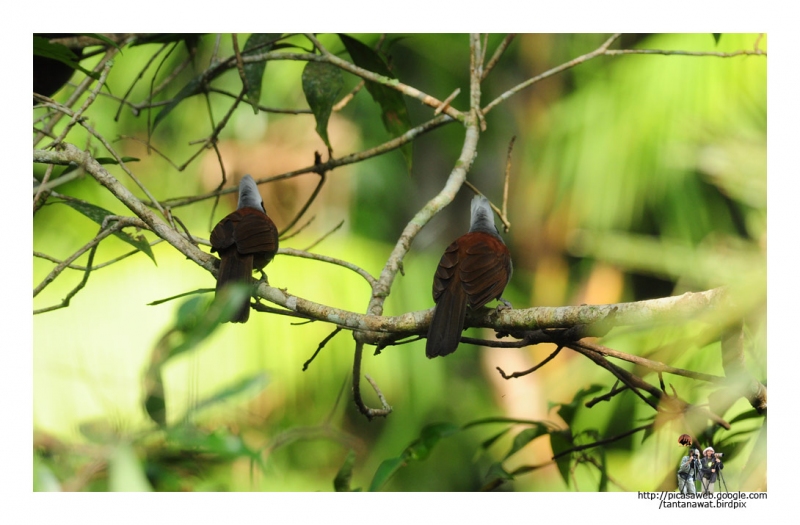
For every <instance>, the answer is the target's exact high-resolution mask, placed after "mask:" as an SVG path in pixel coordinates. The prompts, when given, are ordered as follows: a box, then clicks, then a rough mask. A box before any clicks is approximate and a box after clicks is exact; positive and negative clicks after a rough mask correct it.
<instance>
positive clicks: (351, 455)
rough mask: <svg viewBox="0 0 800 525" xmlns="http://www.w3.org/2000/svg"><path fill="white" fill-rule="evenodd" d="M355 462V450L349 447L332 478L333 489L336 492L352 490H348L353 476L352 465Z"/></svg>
mask: <svg viewBox="0 0 800 525" xmlns="http://www.w3.org/2000/svg"><path fill="white" fill-rule="evenodd" d="M355 463H356V451H355V450H353V449H350V451H349V452H348V453H347V457H346V458H344V464H343V465H342V468H340V469H339V472H337V473H336V477H335V478H333V490H335V491H336V492H352V491H351V490H350V480H351V479H352V478H353V465H355Z"/></svg>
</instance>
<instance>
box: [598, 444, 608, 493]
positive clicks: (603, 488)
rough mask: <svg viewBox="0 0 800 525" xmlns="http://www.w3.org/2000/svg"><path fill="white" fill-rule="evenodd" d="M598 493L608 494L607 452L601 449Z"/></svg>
mask: <svg viewBox="0 0 800 525" xmlns="http://www.w3.org/2000/svg"><path fill="white" fill-rule="evenodd" d="M597 491H598V492H608V465H607V464H606V451H605V449H604V448H602V447H600V485H599V486H598V487H597Z"/></svg>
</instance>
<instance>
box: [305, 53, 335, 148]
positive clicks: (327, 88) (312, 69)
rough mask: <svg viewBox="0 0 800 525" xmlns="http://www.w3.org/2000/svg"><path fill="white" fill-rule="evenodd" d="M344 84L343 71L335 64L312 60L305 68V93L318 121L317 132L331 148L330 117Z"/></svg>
mask: <svg viewBox="0 0 800 525" xmlns="http://www.w3.org/2000/svg"><path fill="white" fill-rule="evenodd" d="M342 86H344V80H343V79H342V72H341V70H339V68H338V67H336V66H334V65H333V64H327V63H325V62H313V61H312V62H308V63H307V64H306V67H305V68H303V93H304V94H305V96H306V101H307V102H308V106H309V107H310V108H311V111H312V112H313V113H314V118H315V119H316V121H317V133H318V134H319V136H320V138H322V140H323V141H324V142H325V145H326V146H328V149H331V143H330V140H328V119H329V118H330V116H331V111H332V110H333V105H334V104H335V103H336V99H337V97H338V96H339V93H340V92H341V91H342Z"/></svg>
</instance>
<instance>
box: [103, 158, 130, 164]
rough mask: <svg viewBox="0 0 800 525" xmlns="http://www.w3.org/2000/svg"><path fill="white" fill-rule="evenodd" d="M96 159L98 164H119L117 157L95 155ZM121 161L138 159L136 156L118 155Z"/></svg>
mask: <svg viewBox="0 0 800 525" xmlns="http://www.w3.org/2000/svg"><path fill="white" fill-rule="evenodd" d="M94 160H96V161H97V162H98V163H99V164H119V162H117V159H115V158H112V157H97V158H96V159H94ZM120 160H121V161H122V162H139V159H137V158H136V157H120Z"/></svg>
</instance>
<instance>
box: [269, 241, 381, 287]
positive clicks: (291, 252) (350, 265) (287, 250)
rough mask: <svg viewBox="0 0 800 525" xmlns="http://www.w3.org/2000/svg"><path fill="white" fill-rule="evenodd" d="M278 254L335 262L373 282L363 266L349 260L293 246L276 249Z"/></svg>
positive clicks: (370, 282) (371, 283)
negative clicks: (309, 251) (297, 248)
mask: <svg viewBox="0 0 800 525" xmlns="http://www.w3.org/2000/svg"><path fill="white" fill-rule="evenodd" d="M278 254H279V255H288V256H290V257H300V258H302V259H311V260H314V261H321V262H326V263H329V264H335V265H337V266H341V267H342V268H347V269H348V270H352V271H354V272H355V273H357V274H358V275H360V276H361V277H363V278H364V280H365V281H367V282H368V283H369V284H370V286H371V285H373V284H375V278H374V277H373V276H372V275H370V274H369V273H368V272H367V271H366V270H364V269H363V268H361V267H359V266H356V265H355V264H353V263H351V262H349V261H343V260H342V259H336V258H334V257H328V256H327V255H320V254H318V253H308V251H305V250H296V249H294V248H281V249H279V250H278Z"/></svg>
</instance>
